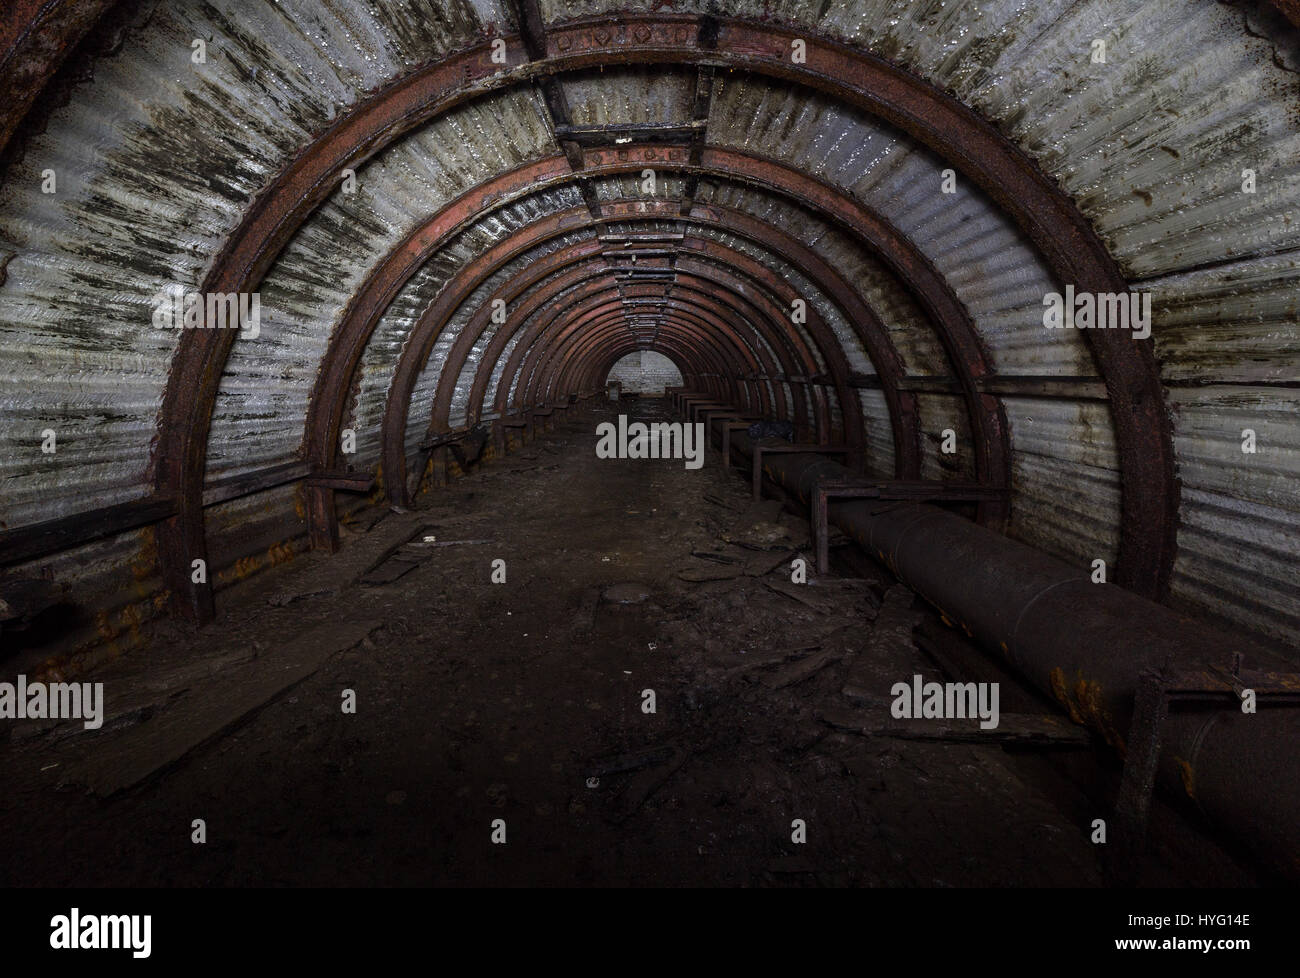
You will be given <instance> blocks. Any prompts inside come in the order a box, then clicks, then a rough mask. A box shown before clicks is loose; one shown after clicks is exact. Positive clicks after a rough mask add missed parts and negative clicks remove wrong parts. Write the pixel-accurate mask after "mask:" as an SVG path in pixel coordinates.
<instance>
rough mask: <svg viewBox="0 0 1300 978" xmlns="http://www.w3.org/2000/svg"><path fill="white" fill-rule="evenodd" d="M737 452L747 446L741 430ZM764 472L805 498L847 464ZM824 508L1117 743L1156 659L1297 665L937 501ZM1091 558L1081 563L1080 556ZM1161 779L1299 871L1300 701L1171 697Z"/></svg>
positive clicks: (803, 457) (1188, 664) (1194, 666)
mask: <svg viewBox="0 0 1300 978" xmlns="http://www.w3.org/2000/svg"><path fill="white" fill-rule="evenodd" d="M731 446H732V451H733V453H739V454H740V455H742V456H743V457H745V458H751V457H752V445H751V443H750V440H749V438H748V437H747V436H746V435H745V434H744V433H743V432H742V433H739V434H737V435H735V436H733V437H732V439H731ZM763 472H764V475H765V476H766V477H768V478H770V479H771V480H772V481H773V482H775V483H776V484H778V485H779V486H780V487H781V488H782V489H784V490H785V491H786V492H787V493H789V494H790V495H792V496H795V497H797V498H798V499H799V500H800V501H802V502H803V503H805V504H808V503H810V501H811V498H812V493H813V491H814V489H815V487H816V485H817V482H818V481H819V480H821V479H823V478H829V479H844V478H852V477H855V476H856V473H854V472H852V471H850V470H849V469H847V468H845V467H844V466H842V465H840V464H839V463H838V462H834V461H832V460H830V459H829V458H827V457H826V456H824V455H818V454H815V453H811V452H810V453H791V454H772V455H765V456H764V458H763ZM828 518H829V520H830V522H831V523H833V524H834V525H836V526H838V527H839V528H840V529H841V530H842V531H843V532H844V533H845V534H847V535H848V536H849V537H850V538H851V539H853V540H854V541H855V542H856V543H857V544H858V545H860V546H861V547H862V548H863V549H864V550H866V551H867V552H868V553H869V554H871V555H872V556H873V557H874V558H875V559H877V560H879V561H881V562H882V563H883V564H884V565H885V566H886V567H888V569H889V570H890V571H891V572H892V573H893V574H894V575H895V576H897V577H898V579H899V580H900V581H902V582H903V583H904V584H906V585H907V586H908V587H910V588H911V589H912V590H913V591H915V592H916V593H917V594H919V595H921V596H922V597H923V598H924V599H925V600H926V601H927V602H929V603H930V604H932V605H933V606H934V607H935V608H936V609H938V611H939V612H940V613H941V614H942V615H943V616H944V618H945V619H946V620H947V621H948V622H950V623H951V624H953V625H954V626H956V627H959V628H961V630H962V631H964V632H965V633H966V634H967V635H969V636H970V637H971V638H973V639H974V640H975V641H976V642H978V643H979V644H980V645H982V646H983V647H984V648H985V649H987V650H989V651H990V652H993V653H995V654H997V655H999V656H1000V657H1001V658H1003V659H1004V660H1006V661H1007V662H1008V663H1009V664H1010V665H1011V666H1012V667H1013V668H1014V669H1016V670H1017V671H1018V672H1019V673H1020V674H1021V675H1022V676H1024V677H1025V678H1026V679H1028V680H1029V681H1030V682H1031V683H1033V684H1034V685H1035V686H1037V687H1038V688H1039V689H1041V690H1042V691H1044V692H1045V693H1046V694H1047V695H1049V696H1051V697H1052V698H1053V699H1055V700H1056V701H1057V702H1059V703H1060V704H1061V706H1062V707H1063V708H1064V709H1065V711H1066V712H1068V713H1069V715H1070V717H1071V718H1072V719H1073V720H1075V721H1076V722H1077V723H1081V724H1084V725H1086V726H1088V727H1090V728H1091V729H1093V730H1094V731H1096V732H1097V733H1098V734H1100V735H1101V736H1102V737H1103V738H1105V740H1106V741H1107V743H1109V744H1110V745H1111V746H1112V747H1114V748H1115V749H1116V750H1117V751H1118V752H1119V753H1120V755H1121V756H1123V755H1124V754H1125V752H1126V748H1127V745H1126V742H1125V737H1126V736H1127V734H1128V733H1129V725H1130V722H1131V720H1132V717H1133V704H1134V697H1135V694H1136V690H1137V685H1138V677H1139V676H1140V675H1142V674H1143V673H1144V672H1146V671H1148V670H1155V669H1161V668H1167V669H1177V670H1184V671H1193V670H1197V671H1202V672H1205V671H1207V670H1208V669H1210V668H1212V667H1218V668H1220V669H1222V670H1224V671H1226V672H1230V671H1231V669H1232V664H1233V655H1234V653H1240V654H1241V655H1242V656H1243V657H1244V658H1243V661H1244V663H1245V668H1246V669H1249V670H1273V671H1281V672H1293V671H1294V670H1295V667H1294V665H1293V664H1290V663H1286V662H1284V661H1282V660H1280V659H1278V658H1277V657H1276V656H1274V655H1273V654H1272V653H1270V652H1268V651H1266V650H1264V649H1262V648H1259V647H1256V646H1254V645H1253V644H1252V643H1250V642H1249V641H1248V640H1245V639H1243V638H1241V637H1240V636H1238V635H1233V634H1229V633H1227V632H1223V631H1220V630H1218V629H1214V628H1211V627H1208V626H1207V625H1206V624H1204V623H1203V622H1200V621H1197V620H1194V619H1192V618H1189V617H1187V616H1185V615H1181V614H1179V613H1177V612H1176V611H1174V610H1172V609H1170V608H1167V607H1165V606H1164V605H1160V604H1157V603H1155V602H1154V601H1150V600H1148V599H1146V598H1143V597H1139V596H1138V595H1136V594H1134V593H1132V592H1130V591H1126V590H1124V589H1123V588H1120V587H1117V586H1115V585H1113V584H1094V583H1092V580H1091V577H1090V574H1089V572H1088V571H1087V570H1084V569H1081V568H1080V567H1076V566H1074V565H1071V564H1068V563H1066V562H1064V561H1061V560H1058V559H1056V558H1054V557H1051V556H1049V555H1047V554H1045V553H1042V552H1041V551H1038V550H1035V549H1033V548H1032V547H1029V546H1026V545H1025V544H1023V543H1018V542H1017V541H1015V540H1012V539H1010V538H1008V537H1005V536H1002V535H1000V534H998V533H995V532H993V531H992V530H988V529H985V528H984V527H981V526H978V525H977V524H975V523H974V522H972V521H970V520H967V519H964V518H962V517H961V516H959V515H957V514H955V513H951V512H949V511H947V510H943V509H940V508H938V507H935V506H930V505H925V504H917V503H891V502H885V501H880V500H855V501H844V502H834V501H833V500H832V502H831V504H830V505H829V507H828ZM1089 570H1090V568H1089ZM1159 783H1160V784H1161V785H1162V786H1163V787H1164V788H1165V789H1166V790H1167V791H1171V792H1174V793H1179V794H1183V795H1185V796H1186V797H1188V798H1190V799H1191V800H1192V802H1194V803H1195V804H1196V805H1197V806H1198V807H1199V808H1200V810H1201V811H1202V812H1203V813H1204V814H1205V815H1206V817H1207V818H1209V819H1210V820H1211V821H1212V822H1214V823H1216V824H1218V825H1221V826H1223V827H1224V828H1225V829H1227V830H1228V831H1229V832H1231V833H1232V835H1233V836H1235V837H1236V838H1238V839H1239V840H1241V841H1242V842H1244V843H1245V844H1246V845H1248V846H1249V847H1250V848H1251V849H1253V850H1254V851H1255V852H1256V854H1257V855H1258V856H1260V857H1261V858H1262V859H1264V860H1265V861H1266V863H1267V864H1268V865H1269V866H1271V867H1273V868H1274V869H1276V870H1277V871H1278V872H1279V873H1281V874H1282V875H1284V876H1288V877H1290V878H1292V879H1300V710H1297V709H1295V708H1287V707H1278V706H1269V705H1268V703H1267V701H1266V700H1261V701H1260V705H1259V708H1258V712H1257V713H1255V714H1245V713H1243V712H1242V711H1241V709H1240V708H1238V707H1236V706H1234V704H1233V701H1232V700H1231V699H1228V698H1227V697H1225V702H1224V706H1223V707H1222V708H1219V707H1212V708H1209V709H1205V708H1192V709H1180V708H1179V707H1178V706H1173V707H1172V708H1171V709H1170V712H1169V716H1168V718H1167V720H1166V721H1165V724H1164V726H1163V744H1162V750H1161V756H1160V769H1159Z"/></svg>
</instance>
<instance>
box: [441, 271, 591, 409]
mask: <svg viewBox="0 0 1300 978" xmlns="http://www.w3.org/2000/svg"><path fill="white" fill-rule="evenodd" d="M548 258H549V259H552V261H551V262H550V263H544V262H539V263H538V264H539V265H542V264H547V266H548V267H547V268H545V269H543V270H544V271H548V272H549V270H550V269H551V268H554V267H557V266H559V267H568V266H571V265H575V264H578V265H580V264H581V263H582V262H585V261H592V260H594V259H592V258H589V257H585V256H581V255H580V256H577V257H573V256H571V255H569V254H566V253H565V252H559V253H555V254H552V255H550V256H548ZM599 260H602V261H603V258H602V259H599ZM531 271H532V269H530V272H531ZM573 280H575V279H572V278H569V277H565V278H564V279H563V281H564V282H565V283H566V284H567V283H568V282H570V281H573ZM560 282H561V280H560V279H559V278H556V279H553V280H551V281H548V282H547V283H546V284H545V285H544V286H539V287H538V288H537V289H535V290H533V291H530V292H528V294H527V298H525V299H524V301H523V302H522V303H521V304H520V305H518V306H515V307H514V310H513V313H511V314H509V315H510V318H511V319H513V320H514V321H515V322H517V323H524V322H527V321H528V319H529V318H530V317H531V316H532V314H533V311H534V310H536V309H537V308H538V307H539V306H541V305H542V304H544V303H546V302H549V301H550V300H551V298H552V297H553V296H554V294H555V293H556V292H557V291H559V289H560V288H562V286H561V284H560ZM532 284H533V282H529V283H527V284H525V285H524V286H523V287H522V288H519V289H518V290H516V289H514V288H513V285H514V283H513V282H512V283H507V285H506V286H503V288H502V290H499V291H498V292H497V293H495V294H494V295H493V296H492V297H490V298H489V299H488V300H487V302H485V303H484V304H483V306H482V307H481V308H480V309H479V310H478V311H477V312H476V313H475V314H474V315H473V316H472V317H471V318H470V320H469V322H468V323H467V324H466V325H465V327H464V328H463V329H462V330H461V331H460V333H459V335H458V336H457V337H456V341H455V342H454V343H453V344H452V348H451V349H450V350H449V351H448V353H447V358H446V361H445V364H444V366H443V373H442V376H441V377H440V378H439V382H438V392H437V394H436V396H435V398H434V405H433V410H432V412H431V422H430V430H431V431H438V430H442V429H443V428H444V427H445V425H446V423H447V418H448V413H449V407H450V401H451V396H452V385H453V384H454V383H455V380H454V378H457V377H458V376H459V374H460V371H461V369H462V368H463V366H464V362H465V359H466V356H467V355H468V351H469V349H471V348H472V346H473V345H474V344H476V343H477V342H478V340H479V338H480V337H481V336H482V335H483V331H484V330H485V329H486V326H487V321H488V311H487V310H488V309H489V308H490V306H491V303H492V301H494V300H495V299H496V298H500V297H502V296H503V295H510V296H511V297H512V298H511V300H510V301H513V297H514V296H517V295H520V294H522V293H523V292H525V290H526V289H528V288H530V287H531V285H532ZM507 308H509V307H507ZM514 335H515V333H514V331H511V330H508V329H498V330H496V331H495V332H494V333H493V335H492V338H491V339H490V340H489V341H488V345H487V347H485V349H484V351H483V355H482V357H481V358H480V360H479V365H478V368H477V369H476V370H475V373H474V382H473V384H472V386H471V388H470V393H469V399H468V409H467V410H468V420H469V421H470V422H471V423H473V422H474V421H476V420H477V418H478V416H479V415H480V414H481V413H482V408H483V401H484V398H485V396H486V388H487V384H488V382H489V380H490V378H491V376H492V374H493V372H494V368H495V365H496V363H497V361H498V359H499V357H500V353H501V351H502V349H504V347H505V345H506V344H507V343H508V342H509V341H510V339H511V338H512V337H513V336H514Z"/></svg>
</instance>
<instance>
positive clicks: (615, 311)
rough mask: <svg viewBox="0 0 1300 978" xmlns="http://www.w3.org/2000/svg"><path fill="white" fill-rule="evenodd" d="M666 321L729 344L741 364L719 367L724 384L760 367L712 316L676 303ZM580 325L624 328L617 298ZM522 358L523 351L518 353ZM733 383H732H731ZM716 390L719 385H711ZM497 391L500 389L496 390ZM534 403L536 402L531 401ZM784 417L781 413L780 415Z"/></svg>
mask: <svg viewBox="0 0 1300 978" xmlns="http://www.w3.org/2000/svg"><path fill="white" fill-rule="evenodd" d="M667 313H668V315H669V318H671V320H672V321H673V322H674V323H676V324H677V325H678V326H680V327H681V328H683V329H688V330H690V331H691V332H692V333H693V334H694V335H698V336H699V337H700V338H701V340H702V341H704V340H712V341H713V342H712V345H714V346H718V340H719V339H720V338H721V339H725V340H727V341H729V342H730V343H732V344H733V345H734V346H735V347H736V349H737V350H738V351H739V353H740V358H741V359H740V360H732V361H731V362H729V363H724V364H720V365H719V366H720V367H725V368H726V372H724V373H722V374H720V376H719V377H718V378H717V379H718V380H719V381H722V382H723V383H724V384H725V383H726V382H728V381H730V380H731V378H734V377H739V376H741V375H742V373H743V371H744V369H745V367H746V366H748V368H749V369H750V370H754V369H757V368H758V366H759V364H758V363H757V362H756V361H755V359H754V356H753V353H752V352H751V351H749V350H748V349H746V347H745V346H744V345H743V344H744V341H743V339H742V338H741V336H740V335H739V334H736V333H734V332H733V331H732V330H731V329H730V328H729V327H728V326H727V324H726V323H724V322H720V321H719V320H718V319H717V318H716V317H715V316H714V315H712V314H711V313H709V312H707V311H704V310H701V309H698V308H697V307H693V306H691V305H690V304H689V303H677V304H676V305H675V307H674V308H673V309H671V310H668V311H667ZM580 317H581V318H580V322H579V323H578V324H577V328H579V329H599V328H603V327H604V326H606V325H609V324H613V325H616V326H619V327H622V328H626V323H625V320H624V318H623V309H622V306H621V304H620V303H619V301H618V300H617V298H614V297H611V298H609V299H608V300H607V301H606V302H605V303H603V304H601V305H599V306H596V307H594V308H592V309H590V310H587V311H585V312H583V313H581V314H580ZM520 352H521V355H522V352H523V351H520ZM764 362H766V360H765V361H764ZM517 367H518V358H514V359H513V360H512V361H511V362H509V363H507V364H506V365H505V367H504V369H503V372H502V373H503V376H509V377H510V379H511V380H512V381H513V379H514V376H515V375H517ZM733 383H734V382H733ZM714 386H715V387H717V386H719V385H714ZM498 390H499V391H500V388H499V389H498ZM508 393H509V388H507V389H506V390H505V391H502V392H501V394H502V396H503V397H504V396H507V395H508ZM521 397H522V398H523V400H524V401H525V403H529V402H530V398H529V396H528V395H527V394H526V393H525V394H522V395H521ZM531 401H532V402H534V403H537V401H536V398H535V397H533V398H532V399H531ZM782 416H784V411H782Z"/></svg>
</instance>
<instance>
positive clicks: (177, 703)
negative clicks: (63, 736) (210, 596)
mask: <svg viewBox="0 0 1300 978" xmlns="http://www.w3.org/2000/svg"><path fill="white" fill-rule="evenodd" d="M382 624H383V622H382V621H379V620H367V621H357V622H346V623H338V622H328V623H325V624H321V625H317V626H316V627H315V628H310V629H307V630H306V631H305V632H303V633H301V634H300V635H299V636H298V637H297V638H295V639H293V640H291V641H289V642H286V643H285V644H284V645H282V646H280V647H279V648H276V649H272V650H269V651H268V652H266V653H265V654H263V655H262V656H260V657H258V658H256V659H253V660H251V661H250V662H248V663H247V664H246V665H243V666H234V667H231V668H228V669H226V670H224V671H222V672H221V673H219V674H217V675H214V676H212V677H211V679H210V680H209V681H207V682H204V683H202V684H201V685H197V686H195V687H194V688H192V689H190V690H189V691H188V692H187V693H186V694H185V695H184V696H180V697H177V698H176V699H175V700H174V701H172V702H171V703H169V704H167V706H166V708H165V709H163V710H161V711H160V712H159V713H157V714H156V715H155V716H154V717H153V718H151V719H150V720H147V721H145V722H144V723H141V724H140V725H139V726H136V727H132V728H131V729H130V730H128V731H126V732H124V733H122V734H121V735H120V736H115V737H113V739H112V740H110V741H108V742H105V743H103V744H93V743H92V744H90V745H88V746H89V753H88V756H86V757H85V758H84V759H83V760H82V761H81V762H80V763H78V764H77V765H75V766H74V767H72V768H71V769H70V770H69V772H68V780H70V781H73V782H76V783H79V784H84V785H86V786H87V787H89V788H90V790H91V791H93V792H94V793H95V794H97V795H100V796H101V797H108V796H110V795H114V794H117V793H118V792H120V791H125V790H126V789H127V788H130V787H133V786H134V785H137V784H139V783H140V782H142V781H144V780H146V779H147V778H149V777H151V776H153V775H154V774H157V773H159V772H161V771H163V770H165V769H167V768H169V767H171V766H172V765H174V764H176V763H177V762H178V761H180V760H181V759H182V758H184V757H185V756H186V755H187V754H189V753H190V752H191V751H193V750H195V749H197V748H198V747H201V746H202V745H204V744H206V743H208V742H209V741H211V740H214V739H215V738H217V737H218V736H220V735H221V734H222V733H224V732H226V731H227V730H230V729H232V728H233V727H236V726H238V725H239V724H241V723H243V722H244V721H245V720H247V719H248V718H249V717H251V716H252V715H253V714H254V713H256V712H257V711H258V710H260V709H261V708H262V707H264V706H266V705H267V704H268V703H270V702H271V701H272V700H274V699H275V698H276V697H277V696H279V695H280V694H282V693H284V692H285V691H286V690H288V689H289V688H290V687H292V686H295V685H297V684H298V683H300V682H302V681H303V680H304V679H306V678H307V677H308V676H310V675H311V674H312V673H314V672H315V671H316V670H317V669H319V668H320V667H321V665H322V664H323V663H324V662H325V660H326V659H328V658H329V657H330V656H332V655H334V654H335V653H336V652H342V651H344V650H345V649H350V648H352V647H353V646H354V645H356V644H357V643H359V642H361V641H362V640H363V639H365V638H366V636H368V635H369V634H370V633H371V632H373V631H374V630H375V629H377V628H379V627H380V625H382ZM112 696H113V690H112V689H111V688H107V689H105V698H106V699H111V697H112Z"/></svg>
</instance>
